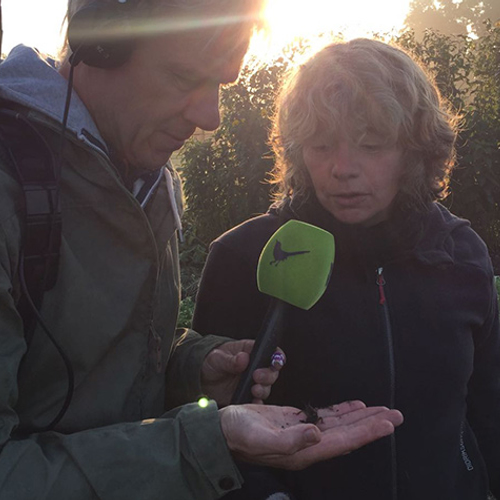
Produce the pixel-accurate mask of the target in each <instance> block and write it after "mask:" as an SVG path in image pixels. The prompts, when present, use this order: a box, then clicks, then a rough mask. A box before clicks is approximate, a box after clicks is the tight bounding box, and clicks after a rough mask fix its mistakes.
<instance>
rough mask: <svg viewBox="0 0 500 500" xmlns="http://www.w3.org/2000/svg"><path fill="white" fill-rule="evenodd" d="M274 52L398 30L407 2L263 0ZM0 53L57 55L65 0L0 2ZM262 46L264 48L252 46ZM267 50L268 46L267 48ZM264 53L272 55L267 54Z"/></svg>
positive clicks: (392, 0)
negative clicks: (320, 38)
mask: <svg viewBox="0 0 500 500" xmlns="http://www.w3.org/2000/svg"><path fill="white" fill-rule="evenodd" d="M268 2H269V3H268V7H267V11H266V12H267V18H268V21H269V24H270V27H271V30H272V31H271V33H272V35H271V37H272V38H271V44H270V46H271V47H273V48H274V49H275V50H274V51H275V52H277V51H279V48H280V47H281V46H283V45H285V44H286V43H288V42H291V41H292V40H293V38H294V37H296V36H305V37H314V36H316V35H318V34H319V33H320V32H330V31H334V32H342V33H343V35H344V38H345V39H351V38H354V37H357V36H363V35H364V36H366V35H367V34H370V33H372V32H378V33H388V32H390V31H392V30H397V29H399V28H401V26H402V24H403V21H404V18H405V16H406V12H407V10H408V5H409V2H410V0H377V1H374V0H348V1H346V0H307V1H304V0H268ZM1 3H2V14H3V32H4V35H3V43H2V52H4V53H7V52H8V51H10V49H11V48H12V47H14V46H15V45H17V44H18V43H24V44H26V45H32V46H35V47H37V48H38V49H39V50H40V51H42V52H47V53H49V54H56V53H57V48H58V46H59V44H60V40H61V38H60V36H59V33H60V28H61V23H62V21H63V18H64V14H65V9H66V5H67V0H45V1H41V0H3V2H1ZM255 50H263V49H259V48H257V49H255ZM267 51H268V52H269V47H268V48H267ZM267 55H268V57H270V56H271V55H272V54H270V53H268V54H267Z"/></svg>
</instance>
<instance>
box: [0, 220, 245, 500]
mask: <svg viewBox="0 0 500 500" xmlns="http://www.w3.org/2000/svg"><path fill="white" fill-rule="evenodd" d="M11 229H12V228H11ZM2 231H3V228H2V225H0V360H1V362H0V380H1V384H0V450H1V451H0V498H1V499H6V500H7V499H16V500H89V499H101V500H159V499H161V498H165V499H166V498H178V499H181V498H182V499H190V498H193V499H216V498H220V497H222V496H223V495H224V494H226V493H227V492H228V491H229V490H231V489H234V488H237V487H239V486H240V484H241V479H240V475H239V472H238V470H237V468H236V466H235V465H234V462H233V460H232V458H231V455H230V452H229V450H228V448H227V445H226V442H225V439H224V437H223V435H222V431H221V427H220V421H219V416H218V412H217V407H216V405H215V403H213V402H212V403H211V404H210V405H209V406H208V407H207V408H201V407H200V406H198V405H197V404H191V405H187V406H183V407H181V408H178V409H176V410H173V411H171V412H168V413H166V414H164V415H162V416H161V417H160V418H157V419H154V420H150V421H143V422H131V423H117V424H116V425H111V426H105V427H101V428H89V429H87V430H81V431H79V432H74V433H70V434H62V433H58V432H46V433H39V434H32V435H28V436H22V435H19V433H18V432H17V428H18V425H19V418H18V415H17V413H16V404H17V399H18V384H17V373H18V369H19V365H20V362H21V359H22V357H23V355H24V352H25V350H26V344H25V339H24V333H23V328H22V320H21V318H20V317H19V315H18V313H17V311H16V309H15V299H14V297H13V295H12V294H13V289H14V287H13V285H12V283H11V280H12V276H15V269H14V267H15V258H13V256H14V255H15V253H16V252H15V248H11V247H9V245H11V243H7V242H8V241H9V242H12V238H9V239H8V238H5V237H4V235H3V234H2ZM9 234H10V235H12V231H9ZM89 404H91V403H90V402H89ZM98 411H99V408H96V412H98Z"/></svg>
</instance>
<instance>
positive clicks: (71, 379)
mask: <svg viewBox="0 0 500 500" xmlns="http://www.w3.org/2000/svg"><path fill="white" fill-rule="evenodd" d="M76 52H77V51H76ZM76 52H75V53H74V54H73V55H72V57H71V58H70V72H69V77H68V86H67V91H66V101H65V105H64V113H63V121H62V127H61V135H60V139H59V149H58V153H57V161H56V164H55V165H54V177H55V179H56V189H55V194H54V200H52V198H50V200H51V202H52V201H53V206H51V214H50V217H51V219H52V220H51V222H52V223H51V224H50V235H49V240H50V241H52V237H53V235H54V227H55V224H54V217H55V214H56V213H57V211H58V208H59V203H60V184H61V171H62V158H63V149H64V144H65V141H66V130H67V125H68V117H69V109H70V105H71V96H72V93H73V74H74V69H75V66H76V65H77V64H78V59H77V58H76V57H75V56H76ZM23 118H24V117H23ZM26 121H27V120H26ZM36 132H37V134H38V131H36ZM38 135H39V136H40V134H38ZM42 140H43V138H42ZM19 267H20V280H21V289H22V292H23V294H24V296H25V298H26V300H27V301H28V304H29V306H30V307H31V309H32V310H33V313H34V315H35V317H36V320H37V322H38V324H39V325H40V327H41V328H42V330H43V331H44V333H45V334H46V335H47V337H48V338H49V340H50V341H51V342H52V344H53V345H54V347H55V348H56V350H57V352H58V353H59V355H60V356H61V358H62V360H63V362H64V366H65V367H66V372H67V376H68V389H67V392H66V397H65V399H64V403H63V406H62V407H61V409H60V410H59V412H58V413H57V415H56V416H55V417H54V418H53V419H52V421H51V422H50V423H49V424H48V425H46V426H45V427H32V428H27V429H21V430H20V432H22V433H30V434H31V433H34V432H47V431H50V430H52V429H53V428H54V427H55V426H56V425H57V424H58V423H59V422H60V421H61V420H62V418H63V417H64V415H65V414H66V412H67V411H68V408H69V405H70V404H71V400H72V399H73V393H74V389H75V376H74V371H73V366H72V364H71V360H70V359H69V357H68V355H67V354H66V353H65V352H64V350H63V349H62V347H61V346H60V345H59V344H58V343H57V340H56V339H55V337H54V336H53V335H52V333H51V332H50V330H49V328H48V327H47V325H46V324H45V321H44V320H43V318H42V316H41V314H40V311H39V310H38V309H37V307H36V305H35V303H34V302H33V299H32V297H31V295H30V293H29V290H28V287H27V285H26V278H25V274H24V250H21V259H20V266H19Z"/></svg>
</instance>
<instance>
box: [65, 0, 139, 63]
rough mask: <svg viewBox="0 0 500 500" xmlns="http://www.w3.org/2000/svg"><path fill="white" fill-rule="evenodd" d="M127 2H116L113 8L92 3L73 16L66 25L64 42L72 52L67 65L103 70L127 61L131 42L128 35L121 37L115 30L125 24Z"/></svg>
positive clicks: (99, 3)
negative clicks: (84, 65)
mask: <svg viewBox="0 0 500 500" xmlns="http://www.w3.org/2000/svg"><path fill="white" fill-rule="evenodd" d="M130 3H132V2H130V1H129V2H118V1H116V2H114V4H113V5H104V4H103V3H102V1H101V2H100V1H96V2H92V3H91V4H89V5H87V6H86V7H84V8H83V9H80V10H79V11H77V12H76V13H75V14H74V15H73V17H72V18H71V20H70V21H69V24H68V43H69V46H70V48H71V50H72V52H73V54H72V56H71V64H73V65H75V66H76V65H77V64H78V63H79V62H80V61H82V62H83V63H84V64H87V65H88V66H93V67H95V68H103V69H106V68H117V67H119V66H122V65H123V64H125V63H126V62H127V60H128V59H129V58H130V55H131V53H132V50H133V47H134V42H133V40H132V39H131V38H130V33H125V34H124V35H123V37H121V36H119V35H117V31H118V30H119V29H120V28H121V27H123V26H126V24H127V23H126V21H127V13H128V12H129V10H130V8H129V5H128V4H130ZM111 31H114V33H110V32H111Z"/></svg>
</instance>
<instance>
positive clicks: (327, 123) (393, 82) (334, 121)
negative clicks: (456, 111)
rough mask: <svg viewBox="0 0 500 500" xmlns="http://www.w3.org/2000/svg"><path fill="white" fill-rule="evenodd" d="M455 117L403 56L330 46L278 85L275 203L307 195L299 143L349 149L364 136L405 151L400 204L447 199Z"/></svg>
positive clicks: (375, 48)
mask: <svg viewBox="0 0 500 500" xmlns="http://www.w3.org/2000/svg"><path fill="white" fill-rule="evenodd" d="M457 123H458V117H457V116H456V115H453V114H452V113H451V112H450V111H449V110H448V106H447V104H446V103H445V101H444V100H443V99H442V98H441V96H440V94H439V91H438V90H437V88H436V85H435V84H434V82H433V80H432V78H431V77H430V76H429V75H428V74H427V73H426V72H425V71H424V70H423V68H422V67H421V66H420V65H419V64H417V63H416V62H415V60H413V59H412V58H411V57H410V56H409V55H408V54H406V53H405V52H404V51H403V50H401V49H399V48H396V47H394V46H391V45H388V44H385V43H382V42H379V41H375V40H369V39H356V40H352V41H350V42H347V43H334V44H332V45H329V46H327V47H325V48H324V49H322V50H321V51H319V52H318V53H316V54H315V55H314V56H312V57H311V58H310V59H309V60H308V61H307V62H306V63H305V64H303V65H302V66H300V67H299V68H297V69H296V70H295V72H294V73H293V74H292V75H291V76H290V77H289V79H288V81H287V82H286V83H285V84H284V86H283V88H282V90H281V93H280V96H279V98H278V102H277V113H276V116H275V119H274V124H273V130H272V134H271V143H272V146H273V149H274V152H275V154H276V166H275V169H274V171H273V182H274V183H276V184H277V193H276V198H277V199H278V200H283V199H284V198H285V197H287V196H291V195H294V196H296V197H301V196H307V194H308V193H309V192H310V191H311V189H312V182H311V179H310V177H309V174H308V172H307V169H306V166H305V164H304V160H303V157H302V149H303V146H304V144H305V143H306V142H307V141H308V140H310V139H312V138H313V137H318V136H319V137H324V138H325V139H326V140H330V141H332V143H333V144H335V142H337V141H338V140H339V138H341V137H347V138H348V139H349V140H351V141H354V142H355V143H357V142H359V141H361V140H362V139H363V137H364V135H366V134H367V133H370V134H371V133H374V134H376V135H377V137H380V138H381V140H382V141H383V144H384V145H386V146H387V147H391V146H397V147H399V148H401V149H402V151H403V161H404V162H405V164H404V169H405V171H404V174H403V177H402V179H401V187H400V192H399V194H398V202H399V203H404V204H405V205H409V206H413V207H418V206H421V205H422V204H426V203H427V202H428V201H430V200H437V199H442V198H444V197H445V196H446V195H447V191H448V184H449V175H450V172H451V169H452V167H453V164H454V157H455V151H454V144H455V139H456V134H457Z"/></svg>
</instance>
